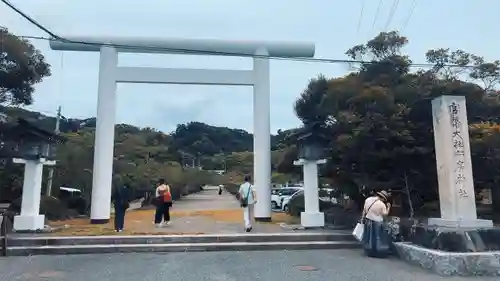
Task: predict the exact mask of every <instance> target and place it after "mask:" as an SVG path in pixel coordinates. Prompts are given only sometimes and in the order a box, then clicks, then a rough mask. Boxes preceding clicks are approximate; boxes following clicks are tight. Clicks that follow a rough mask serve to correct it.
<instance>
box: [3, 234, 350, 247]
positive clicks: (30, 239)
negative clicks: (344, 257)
mask: <svg viewBox="0 0 500 281" xmlns="http://www.w3.org/2000/svg"><path fill="white" fill-rule="evenodd" d="M308 241H309V242H312V241H315V242H321V241H325V242H332V241H355V239H354V237H353V236H352V234H350V233H349V232H342V231H337V232H331V233H328V232H327V233H304V232H302V233H300V232H295V233H256V234H206V235H141V236H139V235H137V236H135V235H134V236H132V235H131V236H119V235H111V236H64V237H57V236H14V237H13V236H11V237H10V238H8V240H7V244H8V246H9V247H20V246H26V247H33V246H59V245H61V246H63V245H127V244H132V245H151V244H156V245H158V244H180V243H190V244H195V243H237V242H240V243H252V242H308Z"/></svg>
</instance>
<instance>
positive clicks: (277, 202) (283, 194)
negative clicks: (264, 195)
mask: <svg viewBox="0 0 500 281" xmlns="http://www.w3.org/2000/svg"><path fill="white" fill-rule="evenodd" d="M298 190H303V188H302V187H285V188H281V189H273V190H272V194H271V208H272V209H282V206H283V201H284V200H285V199H287V198H289V197H290V196H292V195H293V194H294V193H295V192H297V191H298Z"/></svg>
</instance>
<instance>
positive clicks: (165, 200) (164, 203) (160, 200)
mask: <svg viewBox="0 0 500 281" xmlns="http://www.w3.org/2000/svg"><path fill="white" fill-rule="evenodd" d="M155 195H156V196H155V198H156V200H155V201H156V212H155V221H154V223H155V224H156V226H157V227H162V226H163V225H169V224H170V207H172V193H171V190H170V186H169V185H168V184H167V183H166V181H165V179H160V180H158V186H157V187H156V194H155ZM162 219H163V222H162Z"/></svg>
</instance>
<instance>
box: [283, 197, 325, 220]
mask: <svg viewBox="0 0 500 281" xmlns="http://www.w3.org/2000/svg"><path fill="white" fill-rule="evenodd" d="M334 205H335V204H333V203H331V202H325V201H322V200H319V209H320V211H322V212H324V211H325V210H327V209H328V208H331V207H332V206H334ZM288 207H289V208H288V213H289V214H290V215H292V216H296V217H297V216H300V213H301V212H304V210H305V207H304V194H303V193H302V194H299V195H297V196H295V197H293V198H292V199H291V200H290V202H288Z"/></svg>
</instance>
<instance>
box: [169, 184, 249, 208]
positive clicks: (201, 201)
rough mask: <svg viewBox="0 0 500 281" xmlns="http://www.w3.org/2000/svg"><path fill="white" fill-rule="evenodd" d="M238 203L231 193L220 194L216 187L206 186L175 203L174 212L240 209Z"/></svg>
mask: <svg viewBox="0 0 500 281" xmlns="http://www.w3.org/2000/svg"><path fill="white" fill-rule="evenodd" d="M239 208H240V206H239V205H238V201H237V200H236V199H235V198H234V196H233V195H232V194H230V193H229V192H223V193H222V194H221V195H219V194H218V189H217V187H216V186H206V187H204V190H203V191H201V192H198V193H193V194H190V195H188V196H186V197H183V198H182V199H181V200H179V201H177V202H175V203H174V205H173V206H172V211H201V210H226V209H239Z"/></svg>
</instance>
